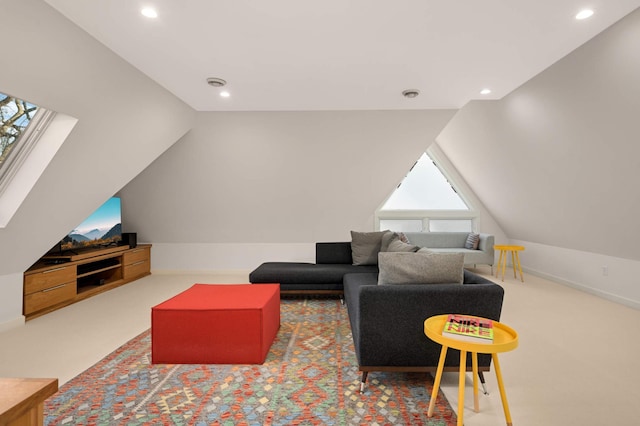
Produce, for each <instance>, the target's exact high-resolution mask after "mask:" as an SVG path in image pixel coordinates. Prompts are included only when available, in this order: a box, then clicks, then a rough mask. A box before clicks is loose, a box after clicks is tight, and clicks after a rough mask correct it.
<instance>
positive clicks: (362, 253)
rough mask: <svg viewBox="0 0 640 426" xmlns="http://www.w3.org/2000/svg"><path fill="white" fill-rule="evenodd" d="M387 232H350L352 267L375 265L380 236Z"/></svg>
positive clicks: (380, 243) (380, 241)
mask: <svg viewBox="0 0 640 426" xmlns="http://www.w3.org/2000/svg"><path fill="white" fill-rule="evenodd" d="M388 232H389V231H379V232H356V231H351V257H352V258H353V264H354V265H377V264H378V253H379V252H380V248H381V247H382V236H383V235H385V234H387V233H388Z"/></svg>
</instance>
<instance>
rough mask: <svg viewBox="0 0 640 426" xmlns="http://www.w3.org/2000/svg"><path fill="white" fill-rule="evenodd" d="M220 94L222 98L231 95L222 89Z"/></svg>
mask: <svg viewBox="0 0 640 426" xmlns="http://www.w3.org/2000/svg"><path fill="white" fill-rule="evenodd" d="M220 96H222V97H223V98H228V97H229V96H231V93H229V92H227V91H226V90H223V91H222V92H220Z"/></svg>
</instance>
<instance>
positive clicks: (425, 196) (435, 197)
mask: <svg viewBox="0 0 640 426" xmlns="http://www.w3.org/2000/svg"><path fill="white" fill-rule="evenodd" d="M381 210H382V211H384V210H469V207H468V206H467V204H466V203H465V202H464V200H463V199H462V198H461V197H460V195H459V194H458V193H457V192H456V190H455V188H454V187H453V186H452V185H451V183H449V181H448V180H447V178H446V177H445V176H444V175H443V174H442V172H441V171H440V169H439V168H438V166H436V164H435V163H434V162H433V160H432V159H431V158H430V157H429V156H428V155H427V154H426V153H424V154H422V156H421V157H420V159H419V160H418V161H417V162H416V163H415V164H414V165H413V167H412V168H411V170H409V173H408V174H407V176H406V177H405V178H404V180H403V181H402V182H401V183H400V185H398V187H397V188H396V190H395V191H394V192H393V194H391V196H390V197H389V199H388V200H387V201H386V202H385V203H384V205H383V206H382V209H381Z"/></svg>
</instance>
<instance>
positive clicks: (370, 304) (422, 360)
mask: <svg viewBox="0 0 640 426" xmlns="http://www.w3.org/2000/svg"><path fill="white" fill-rule="evenodd" d="M447 234H449V233H446V234H445V233H431V234H429V235H427V234H422V233H420V234H418V233H415V234H413V233H408V234H406V236H407V237H408V239H409V242H410V243H414V245H416V246H423V245H426V246H427V247H428V249H429V251H432V252H436V254H435V255H433V254H429V253H427V256H432V257H437V256H439V254H438V253H451V252H454V253H455V252H457V253H464V257H463V256H461V255H459V254H458V255H457V256H455V255H453V256H454V257H456V258H457V262H458V264H457V265H458V266H457V267H458V269H457V281H454V280H452V281H445V282H440V281H435V283H433V281H431V283H429V284H427V283H426V282H419V281H418V282H413V281H411V282H410V283H407V284H383V285H379V283H378V281H379V278H380V281H381V282H382V283H384V282H385V279H383V275H386V271H387V269H386V268H387V267H388V265H389V263H388V260H389V258H388V257H387V255H384V256H383V255H380V256H379V260H380V262H382V263H381V266H380V267H381V268H382V272H383V273H384V274H381V273H380V270H379V268H378V265H374V264H364V265H362V264H361V265H354V264H353V263H354V259H353V257H354V256H353V255H352V254H353V253H354V252H352V246H351V243H350V242H337V243H316V263H297V262H295V263H291V262H267V263H263V264H262V265H260V266H259V267H258V268H257V269H255V270H254V271H253V272H251V274H250V275H249V280H250V282H251V283H254V284H260V283H280V288H281V294H287V293H336V294H344V301H345V303H346V306H347V310H348V314H349V321H350V324H351V331H352V334H353V342H354V347H355V352H356V358H357V360H358V366H359V370H360V371H361V372H362V379H361V380H362V381H361V390H363V389H364V386H365V383H366V380H367V376H368V374H369V372H372V371H418V372H420V371H435V370H436V368H437V365H438V360H439V356H440V348H441V346H440V345H439V344H437V343H434V342H432V341H431V340H429V339H428V338H427V337H426V336H425V335H424V331H423V323H424V320H425V319H427V318H429V317H431V316H434V315H440V314H446V313H461V314H469V315H477V316H481V317H485V318H490V319H493V320H499V319H500V313H501V311H502V302H503V298H504V290H503V288H502V287H500V286H499V285H497V284H495V283H494V282H492V281H490V280H488V279H485V278H483V277H481V276H479V275H476V274H474V273H472V272H469V271H467V270H463V271H462V272H461V271H460V269H462V266H463V263H464V264H469V263H471V264H474V263H487V264H489V265H491V264H493V236H491V235H484V234H481V236H480V243H479V250H475V251H477V252H478V253H477V254H476V253H472V251H473V250H467V249H464V242H466V236H467V234H466V233H463V234H459V235H447ZM463 237H464V239H463ZM354 244H355V243H354ZM454 244H458V245H461V247H455V246H453V245H454ZM356 245H357V244H356ZM409 245H410V244H407V246H406V247H405V248H410V247H408V246H409ZM448 246H452V247H448ZM489 249H490V253H489V252H488V251H487V250H489ZM412 250H413V251H415V250H417V247H413V248H412ZM355 253H356V255H357V250H356V252H355ZM387 253H390V252H387ZM405 255H409V256H412V255H415V256H420V255H421V254H420V253H410V252H408V253H407V252H405V253H391V260H392V261H395V260H394V259H396V258H398V259H399V258H401V257H402V256H405ZM445 257H446V256H445ZM413 261H416V259H413ZM417 262H418V263H419V264H422V262H423V261H422V259H418V260H417ZM401 269H402V268H401ZM459 359H460V358H459V352H458V351H456V350H450V351H449V352H448V354H447V359H446V364H445V370H456V371H457V370H458V369H459ZM470 363H471V359H470V357H468V365H467V370H468V371H470V370H471V364H470ZM490 364H491V356H490V355H482V354H479V355H478V368H479V371H480V372H482V371H487V370H489V367H490ZM481 379H482V375H481Z"/></svg>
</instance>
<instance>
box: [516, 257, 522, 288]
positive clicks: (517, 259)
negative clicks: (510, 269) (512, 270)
mask: <svg viewBox="0 0 640 426" xmlns="http://www.w3.org/2000/svg"><path fill="white" fill-rule="evenodd" d="M516 262H518V269H519V270H520V281H522V282H524V275H523V274H522V265H520V253H519V252H516Z"/></svg>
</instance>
